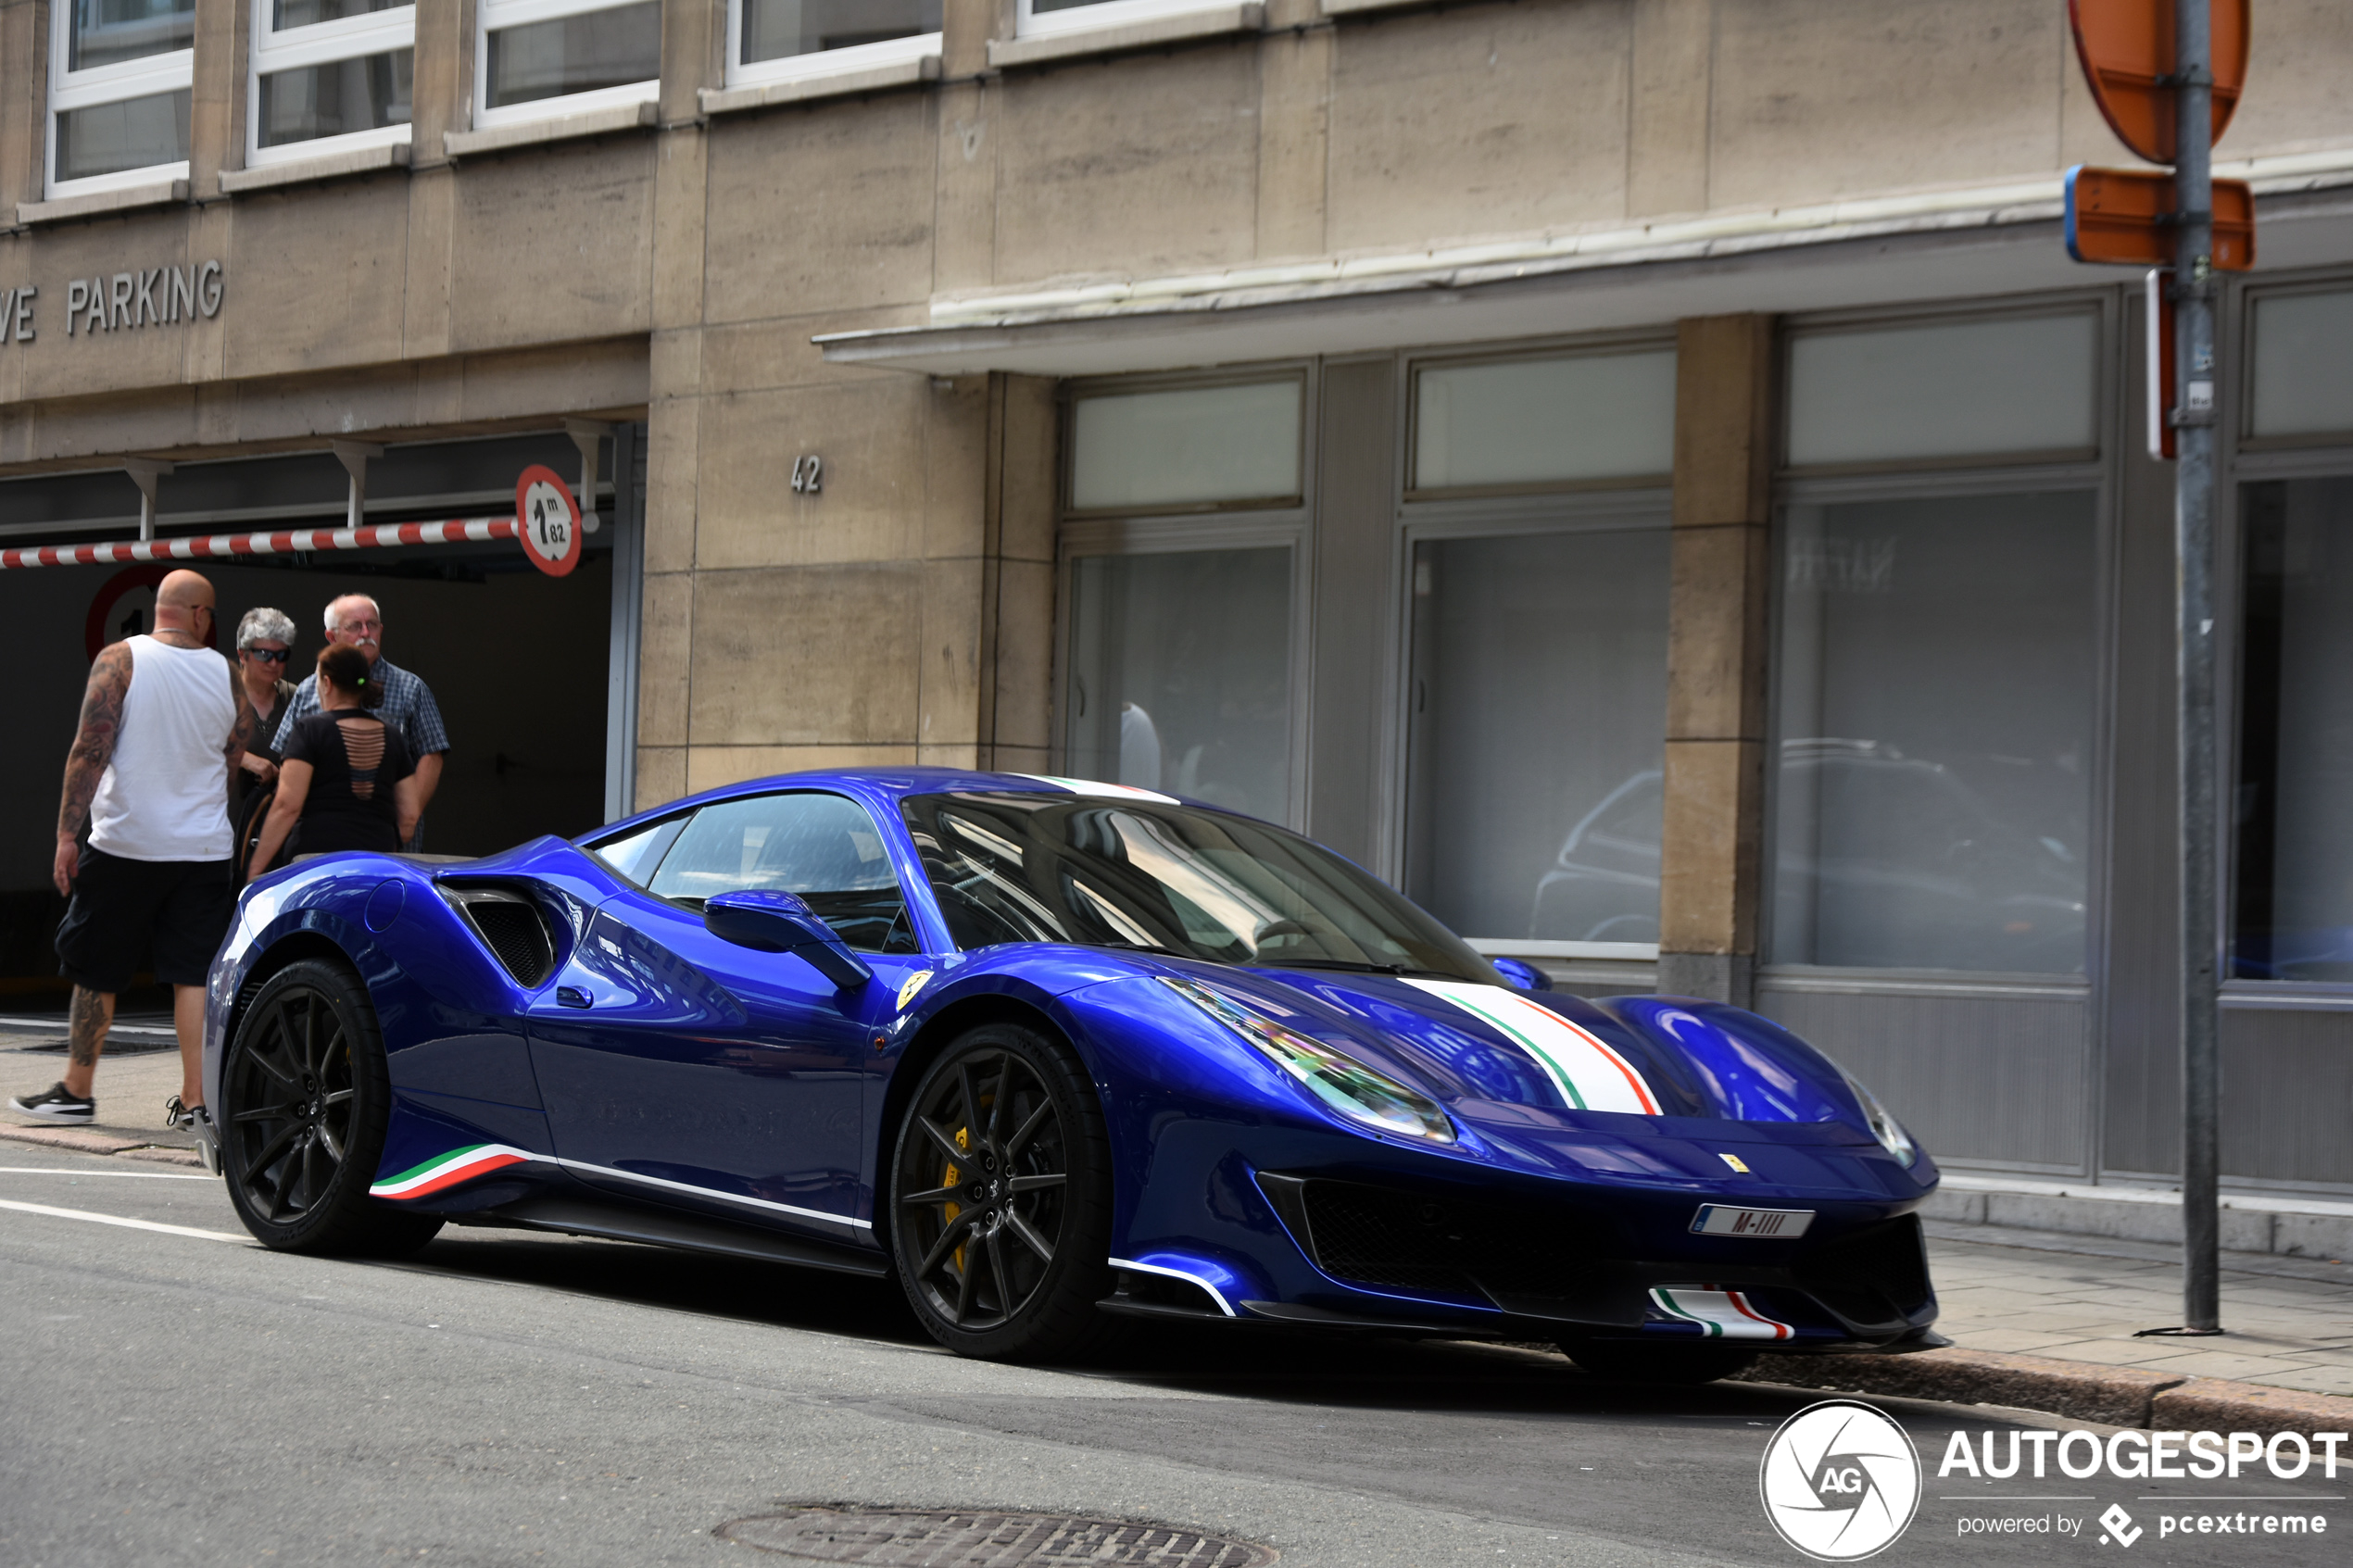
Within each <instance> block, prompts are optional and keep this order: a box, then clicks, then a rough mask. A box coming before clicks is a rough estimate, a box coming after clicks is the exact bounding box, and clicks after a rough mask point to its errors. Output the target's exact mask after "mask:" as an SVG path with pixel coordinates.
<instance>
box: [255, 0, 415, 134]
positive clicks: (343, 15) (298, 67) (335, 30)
mask: <svg viewBox="0 0 2353 1568" xmlns="http://www.w3.org/2000/svg"><path fill="white" fill-rule="evenodd" d="M416 33H417V8H416V6H413V5H401V6H395V5H389V4H382V3H379V0H255V4H254V19H253V36H254V45H253V97H252V101H251V104H250V112H249V114H248V117H247V118H248V120H249V122H250V123H251V125H252V126H253V145H252V147H251V148H250V149H249V150H248V153H247V157H248V160H249V161H250V162H252V163H255V164H266V163H271V162H279V161H283V160H284V159H287V158H295V157H312V156H315V155H317V154H318V153H321V152H323V151H327V150H329V148H328V146H326V145H323V144H332V145H333V148H334V149H341V148H345V147H355V146H371V145H376V144H383V143H391V142H405V141H407V140H408V139H409V100H410V97H411V92H410V87H411V82H412V79H413V77H414V74H415V72H414V65H413V62H414V57H415V49H414V45H415V43H416Z"/></svg>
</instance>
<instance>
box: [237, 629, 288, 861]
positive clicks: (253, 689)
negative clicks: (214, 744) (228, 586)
mask: <svg viewBox="0 0 2353 1568" xmlns="http://www.w3.org/2000/svg"><path fill="white" fill-rule="evenodd" d="M294 635H295V623H294V621H293V618H292V617H290V616H288V615H287V614H286V613H285V612H284V611H283V610H276V609H267V608H264V609H249V610H247V611H245V619H244V620H243V621H238V622H237V696H238V699H239V700H240V701H242V702H244V703H245V704H246V705H247V706H249V707H251V708H252V709H253V711H254V714H255V716H256V719H257V721H258V723H259V725H260V727H259V728H258V729H257V730H256V731H255V732H254V741H255V749H254V750H251V751H248V752H246V753H245V765H244V767H243V769H242V770H241V771H239V772H238V774H237V804H238V807H239V811H238V815H239V817H240V818H242V817H243V816H244V808H245V807H246V806H247V805H249V804H250V803H251V802H252V799H253V797H254V795H255V793H256V792H257V791H258V790H262V789H266V788H268V787H269V786H270V785H271V784H275V783H277V782H278V754H277V753H276V752H275V751H272V750H271V749H270V743H271V740H272V739H273V738H274V737H275V736H276V735H277V734H278V725H279V722H280V721H282V720H283V719H284V718H285V716H286V705H287V704H288V703H290V702H292V701H294V697H295V689H296V688H295V684H294V683H293V682H292V681H289V680H287V679H286V660H287V659H289V658H291V657H292V656H293V653H294Z"/></svg>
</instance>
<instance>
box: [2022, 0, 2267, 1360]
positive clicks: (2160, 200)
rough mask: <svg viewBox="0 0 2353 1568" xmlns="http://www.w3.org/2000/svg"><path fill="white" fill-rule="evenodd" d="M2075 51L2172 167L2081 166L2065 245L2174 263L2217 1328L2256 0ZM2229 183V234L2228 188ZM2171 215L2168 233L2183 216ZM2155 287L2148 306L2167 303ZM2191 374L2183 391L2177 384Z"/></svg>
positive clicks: (2189, 1160)
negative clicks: (2230, 526)
mask: <svg viewBox="0 0 2353 1568" xmlns="http://www.w3.org/2000/svg"><path fill="white" fill-rule="evenodd" d="M2069 15H2070V21H2071V23H2072V24H2073V27H2074V31H2075V44H2076V52H2077V54H2078V56H2080V57H2081V59H2082V63H2083V74H2084V76H2085V78H2086V79H2087V80H2088V81H2089V82H2091V86H2092V94H2093V96H2094V97H2095V98H2096V99H2097V100H2098V101H2099V105H2100V112H2101V113H2102V114H2103V115H2105V116H2106V117H2107V119H2108V125H2109V127H2110V128H2111V129H2113V130H2114V131H2115V132H2116V133H2117V135H2118V137H2119V138H2120V139H2121V140H2122V141H2123V142H2124V144H2125V145H2127V146H2129V147H2131V148H2132V149H2133V152H2135V153H2137V154H2139V155H2140V156H2141V157H2145V158H2146V159H2148V160H2149V161H2150V162H2151V163H2158V164H2166V163H2170V164H2171V165H2172V166H2173V176H2172V189H2171V193H2170V194H2171V200H2170V201H2168V200H2166V199H2164V198H2165V196H2166V194H2167V193H2165V192H2164V191H2163V190H2162V188H2161V183H2162V176H2161V175H2152V174H2149V173H2147V172H2145V171H2136V170H2130V169H2076V170H2073V171H2071V172H2070V174H2069V176H2068V182H2067V234H2068V247H2069V250H2070V253H2071V254H2073V255H2074V256H2075V257H2076V259H2078V260H2081V261H2115V262H2132V263H2134V264H2140V265H2146V264H2149V263H2151V262H2156V261H2159V260H2162V259H2170V260H2171V262H2172V273H2173V281H2174V282H2173V304H2174V320H2173V333H2172V336H2173V340H2174V345H2173V346H2174V350H2175V351H2174V353H2172V354H2171V355H2167V354H2165V353H2164V352H2163V343H2162V337H2163V334H2162V332H2161V330H2153V331H2152V332H2151V333H2150V347H2151V351H2150V354H2149V380H2150V385H2149V397H2150V402H2151V407H2152V409H2160V408H2166V407H2168V406H2169V405H2170V406H2171V407H2172V410H2173V411H2172V413H2171V416H2170V419H2168V420H2166V423H2167V424H2168V425H2169V426H2170V431H2169V432H2167V433H2170V434H2171V436H2172V438H2173V439H2172V443H2171V445H2172V446H2173V451H2172V452H2171V453H2166V452H2164V451H2163V447H2164V445H2165V443H2164V442H2163V441H2162V440H2161V439H2160V440H2158V441H2156V442H2153V443H2152V446H2153V448H2155V449H2156V450H2155V452H2154V453H2153V455H2158V456H2173V457H2174V458H2175V460H2176V465H2177V466H2176V467H2175V469H2174V475H2173V547H2174V584H2175V586H2174V601H2175V608H2176V611H2177V618H2178V619H2177V624H2176V628H2175V638H2176V641H2175V645H2174V646H2175V658H2176V676H2177V684H2178V702H2179V708H2178V719H2179V726H2180V727H2179V737H2180V739H2179V746H2180V761H2181V793H2182V801H2181V809H2182V817H2181V870H2182V922H2181V931H2182V997H2181V1000H2182V1231H2183V1255H2182V1317H2183V1322H2182V1326H2181V1327H2179V1328H2174V1329H2161V1330H2152V1331H2150V1332H2153V1333H2170V1334H2189V1335H2208V1334H2220V1333H2221V1279H2220V1274H2219V1270H2220V1258H2219V1255H2218V1248H2219V1247H2220V1245H2221V1214H2220V1210H2219V1204H2218V1198H2217V1183H2218V1180H2219V1177H2220V1174H2221V1171H2220V1139H2219V1132H2218V1116H2217V1111H2218V1104H2219V1100H2220V1087H2221V1071H2220V1061H2219V1053H2218V1048H2217V1041H2216V1029H2215V1022H2216V1021H2215V1006H2214V1002H2215V989H2216V985H2217V980H2218V976H2217V974H2216V972H2215V966H2216V963H2217V960H2218V959H2219V957H2220V954H2221V935H2220V929H2219V923H2218V922H2219V916H2220V909H2221V893H2220V886H2219V879H2218V870H2217V864H2216V862H2217V856H2216V853H2215V848H2216V834H2217V832H2218V828H2219V824H2218V821H2217V818H2216V816H2215V810H2216V799H2217V797H2216V779H2217V774H2218V762H2217V755H2218V753H2217V746H2216V735H2215V724H2214V687H2215V677H2214V669H2215V656H2214V649H2215V628H2216V622H2217V620H2218V619H2219V618H2218V617H2217V616H2216V614H2215V610H2214V483H2215V476H2216V464H2215V456H2216V445H2217V444H2216V440H2215V434H2216V426H2215V403H2216V399H2215V391H2214V389H2215V385H2216V383H2217V381H2218V379H2219V378H2218V377H2217V375H2216V373H2215V344H2214V295H2215V292H2216V285H2215V280H2214V273H2215V271H2216V270H2218V269H2221V270H2231V271H2238V270H2245V269H2246V268H2248V267H2251V266H2253V265H2254V262H2255V204H2254V197H2253V194H2252V193H2251V192H2250V191H2248V190H2247V189H2246V186H2245V185H2244V184H2241V183H2239V182H2223V186H2224V188H2223V190H2222V191H2221V192H2219V193H2218V192H2217V190H2216V188H2215V181H2214V177H2213V151H2214V140H2215V138H2216V137H2217V136H2219V135H2221V132H2222V130H2223V128H2224V127H2225V126H2226V125H2228V124H2229V122H2230V117H2231V113H2232V111H2233V109H2235V108H2236V107H2237V105H2238V98H2239V92H2240V88H2241V86H2242V85H2243V83H2244V82H2245V81H2246V44H2247V0H2070V6H2069ZM2218 194H2219V195H2221V197H2223V198H2224V202H2223V206H2224V216H2225V221H2224V226H2223V232H2222V236H2221V243H2219V244H2218V241H2217V234H2216V227H2217V226H2216V216H2217V213H2216V200H2217V196H2218ZM2169 231H2170V232H2169ZM2160 304H2161V296H2160V294H2159V291H2158V289H2156V288H2152V289H2151V291H2150V297H2149V307H2150V308H2151V310H2152V311H2156V310H2157V309H2158V308H2159V307H2160ZM2176 374H2178V375H2179V376H2180V378H2181V380H2180V383H2179V388H2180V395H2179V398H2178V400H2177V399H2176V398H2175V397H2174V395H2173V392H2174V387H2173V386H2172V385H2171V384H2167V383H2170V381H2171V377H2172V376H2174V375H2176Z"/></svg>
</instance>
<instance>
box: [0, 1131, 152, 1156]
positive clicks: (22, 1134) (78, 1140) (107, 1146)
mask: <svg viewBox="0 0 2353 1568" xmlns="http://www.w3.org/2000/svg"><path fill="white" fill-rule="evenodd" d="M0 1138H6V1139H7V1140H8V1141H9V1142H10V1143H30V1144H39V1145H41V1146H42V1147H43V1148H69V1149H71V1150H73V1151H74V1152H75V1153H76V1154H120V1153H121V1152H122V1151H123V1150H125V1149H128V1148H138V1147H139V1146H140V1145H142V1144H144V1143H145V1142H147V1141H148V1140H147V1139H145V1138H127V1137H121V1136H118V1135H115V1134H112V1133H101V1132H97V1131H94V1130H93V1129H91V1128H88V1127H0Z"/></svg>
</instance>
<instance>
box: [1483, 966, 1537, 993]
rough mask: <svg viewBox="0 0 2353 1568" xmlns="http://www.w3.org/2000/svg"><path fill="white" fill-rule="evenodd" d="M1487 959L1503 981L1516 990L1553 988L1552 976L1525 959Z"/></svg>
mask: <svg viewBox="0 0 2353 1568" xmlns="http://www.w3.org/2000/svg"><path fill="white" fill-rule="evenodd" d="M1487 961H1488V962H1489V963H1491V964H1493V965H1494V966H1495V972H1496V973H1498V974H1500V975H1502V976H1503V977H1504V983H1505V984H1507V985H1510V986H1511V987H1512V988H1513V989H1514V990H1516V991H1549V990H1551V989H1552V988H1553V977H1552V976H1551V975H1549V974H1546V973H1545V972H1543V971H1542V970H1541V969H1538V968H1537V967H1536V966H1535V965H1534V964H1532V963H1529V961H1528V960H1526V959H1490V960H1487Z"/></svg>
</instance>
